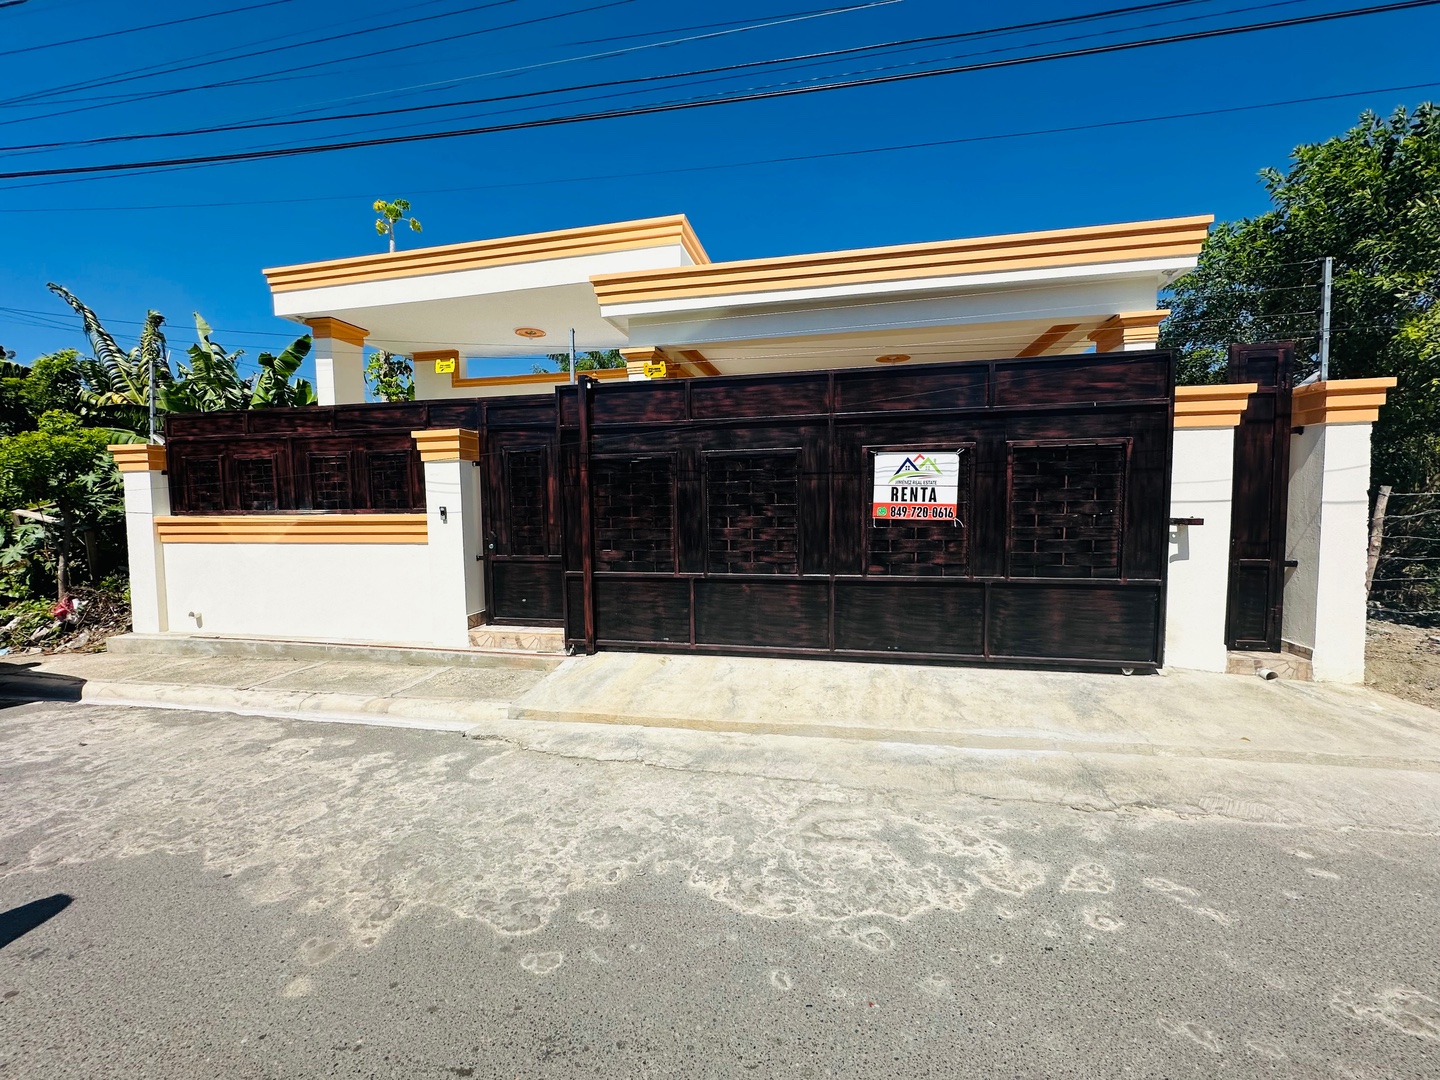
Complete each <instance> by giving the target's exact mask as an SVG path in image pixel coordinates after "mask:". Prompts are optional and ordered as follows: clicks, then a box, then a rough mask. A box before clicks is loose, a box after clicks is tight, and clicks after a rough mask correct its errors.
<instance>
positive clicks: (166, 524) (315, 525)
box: [155, 514, 429, 544]
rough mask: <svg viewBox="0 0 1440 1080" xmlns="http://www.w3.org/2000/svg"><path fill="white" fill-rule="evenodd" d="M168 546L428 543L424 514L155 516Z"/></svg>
mask: <svg viewBox="0 0 1440 1080" xmlns="http://www.w3.org/2000/svg"><path fill="white" fill-rule="evenodd" d="M155 529H156V531H157V532H158V533H159V535H160V540H161V542H162V543H166V544H424V543H426V542H428V540H429V534H428V529H427V527H426V524H425V515H424V514H244V515H235V516H216V517H191V516H188V515H187V516H184V517H157V518H156V519H155Z"/></svg>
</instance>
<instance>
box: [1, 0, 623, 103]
mask: <svg viewBox="0 0 1440 1080" xmlns="http://www.w3.org/2000/svg"><path fill="white" fill-rule="evenodd" d="M516 2H517V0H491V2H490V3H488V4H480V5H478V6H475V7H464V8H461V9H459V10H457V11H444V12H440V13H439V14H437V15H425V16H422V17H420V18H410V19H406V20H404V21H403V22H398V23H389V24H386V25H384V26H375V27H368V28H366V29H363V30H352V31H349V32H348V33H344V34H334V35H331V36H330V37H324V38H314V39H311V40H309V41H298V42H292V43H291V44H289V45H279V46H276V45H271V46H270V47H269V48H265V49H259V50H257V51H255V52H249V53H241V54H239V55H237V56H222V57H215V58H212V59H210V60H202V61H199V62H198V63H191V64H186V65H185V66H184V70H185V71H186V72H187V73H188V72H189V71H192V70H194V69H195V68H201V67H212V66H214V65H216V64H228V63H233V62H234V61H236V60H249V59H252V58H254V57H257V56H271V55H273V54H275V53H277V52H287V51H289V50H291V49H305V48H310V47H311V46H314V45H323V44H329V43H330V42H334V41H341V40H344V39H346V38H353V37H361V36H364V35H366V34H378V33H383V32H384V31H387V30H397V29H402V28H408V27H411V26H414V25H416V24H417V23H422V22H433V21H435V20H438V19H449V18H454V17H455V16H457V15H468V14H471V13H472V12H476V11H487V10H489V9H490V8H497V7H505V6H507V5H509V4H513V3H516ZM634 2H635V0H606V2H605V3H602V4H597V5H594V6H592V7H585V8H578V9H574V10H568V11H561V12H557V13H555V14H552V15H543V16H537V17H536V18H532V19H522V20H521V21H519V22H514V23H506V24H502V25H500V26H487V27H483V28H481V29H479V30H468V31H466V32H465V33H461V34H448V35H446V36H445V37H443V38H433V39H431V40H429V41H425V42H416V43H414V44H409V45H396V46H393V47H391V48H390V49H389V50H387V52H399V51H401V50H403V49H410V48H418V47H420V46H422V45H436V44H442V43H447V42H451V41H459V40H462V39H464V38H472V37H477V36H479V35H481V34H493V33H498V32H499V31H501V30H512V29H515V28H516V27H521V26H531V25H534V24H536V23H542V22H550V21H552V20H555V19H563V18H568V17H570V16H572V15H580V14H584V13H586V12H590V11H599V10H601V9H603V8H609V7H619V6H621V5H623V4H631V3H634ZM374 55H375V54H374V53H373V52H371V53H361V54H359V55H357V56H349V57H343V58H340V59H332V60H317V61H314V62H313V63H310V64H304V65H301V66H299V67H297V68H292V69H290V70H292V71H294V70H307V69H314V68H321V67H327V66H331V65H334V64H338V63H345V62H348V61H350V60H364V59H371V58H373V57H374ZM162 74H168V72H163V71H158V72H157V71H151V72H148V73H146V69H144V68H141V69H137V72H132V73H130V74H128V75H124V76H112V77H108V78H100V79H92V80H90V81H88V82H84V83H72V84H70V85H69V86H62V87H56V88H52V89H51V90H37V91H35V92H33V93H30V94H23V95H21V96H19V97H14V98H8V99H6V100H5V101H3V102H0V104H3V105H7V106H8V105H17V104H18V105H23V104H26V103H28V102H30V101H35V100H44V99H46V98H51V97H55V96H58V95H60V94H62V93H65V92H67V91H69V90H84V89H89V88H90V87H93V86H107V87H108V86H114V85H117V84H118V83H125V82H135V81H137V80H140V79H149V78H154V77H155V76H156V75H162ZM267 74H268V73H267ZM260 77H261V76H258V75H248V76H244V77H242V78H239V79H231V80H227V81H225V82H219V83H208V84H201V85H199V86H189V87H177V88H173V89H170V90H156V91H151V92H147V93H143V94H136V95H131V96H129V97H127V98H123V99H121V100H120V101H116V102H111V104H121V103H128V102H133V101H143V100H149V99H151V98H157V97H170V96H173V95H175V94H184V93H190V92H191V91H193V90H208V89H215V88H217V87H221V86H232V85H240V84H243V83H247V82H253V81H255V80H256V79H258V78H260ZM105 107H106V106H104V105H97V106H91V107H90V108H105ZM87 111H89V109H88V108H87V109H70V110H66V111H65V112H58V113H44V114H43V115H41V116H30V117H25V118H24V120H21V121H9V122H10V123H24V122H29V121H32V120H43V119H49V118H51V117H56V116H66V115H69V114H70V113H75V112H87Z"/></svg>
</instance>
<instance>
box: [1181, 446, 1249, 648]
mask: <svg viewBox="0 0 1440 1080" xmlns="http://www.w3.org/2000/svg"><path fill="white" fill-rule="evenodd" d="M1174 440H1175V441H1174V471H1173V473H1172V480H1171V489H1170V516H1171V517H1177V518H1204V519H1205V524H1204V525H1175V526H1171V528H1170V566H1169V575H1170V576H1169V585H1168V588H1167V589H1166V594H1165V664H1166V666H1167V667H1184V668H1196V669H1199V670H1202V671H1224V670H1225V659H1226V649H1225V597H1226V591H1227V582H1228V580H1229V573H1230V497H1231V488H1232V477H1231V473H1232V471H1233V465H1234V454H1235V430H1234V428H1180V429H1178V430H1177V431H1176V432H1175V433H1174Z"/></svg>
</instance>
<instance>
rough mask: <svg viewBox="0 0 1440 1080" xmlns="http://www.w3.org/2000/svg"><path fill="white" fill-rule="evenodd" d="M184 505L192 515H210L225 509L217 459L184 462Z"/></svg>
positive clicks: (192, 459)
mask: <svg viewBox="0 0 1440 1080" xmlns="http://www.w3.org/2000/svg"><path fill="white" fill-rule="evenodd" d="M185 504H186V507H187V508H188V509H189V511H190V512H191V513H192V514H211V513H215V512H217V511H219V510H223V509H225V492H224V489H223V488H222V486H221V483H220V459H219V458H218V457H197V458H188V459H187V460H186V461H185Z"/></svg>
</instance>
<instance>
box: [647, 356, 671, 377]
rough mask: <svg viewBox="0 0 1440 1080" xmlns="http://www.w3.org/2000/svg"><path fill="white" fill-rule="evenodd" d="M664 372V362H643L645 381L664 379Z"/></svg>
mask: <svg viewBox="0 0 1440 1080" xmlns="http://www.w3.org/2000/svg"><path fill="white" fill-rule="evenodd" d="M666 370H667V368H666V367H665V361H664V360H656V361H655V362H654V363H651V362H650V361H648V360H647V361H646V362H645V377H646V378H647V379H663V378H665V372H666Z"/></svg>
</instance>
